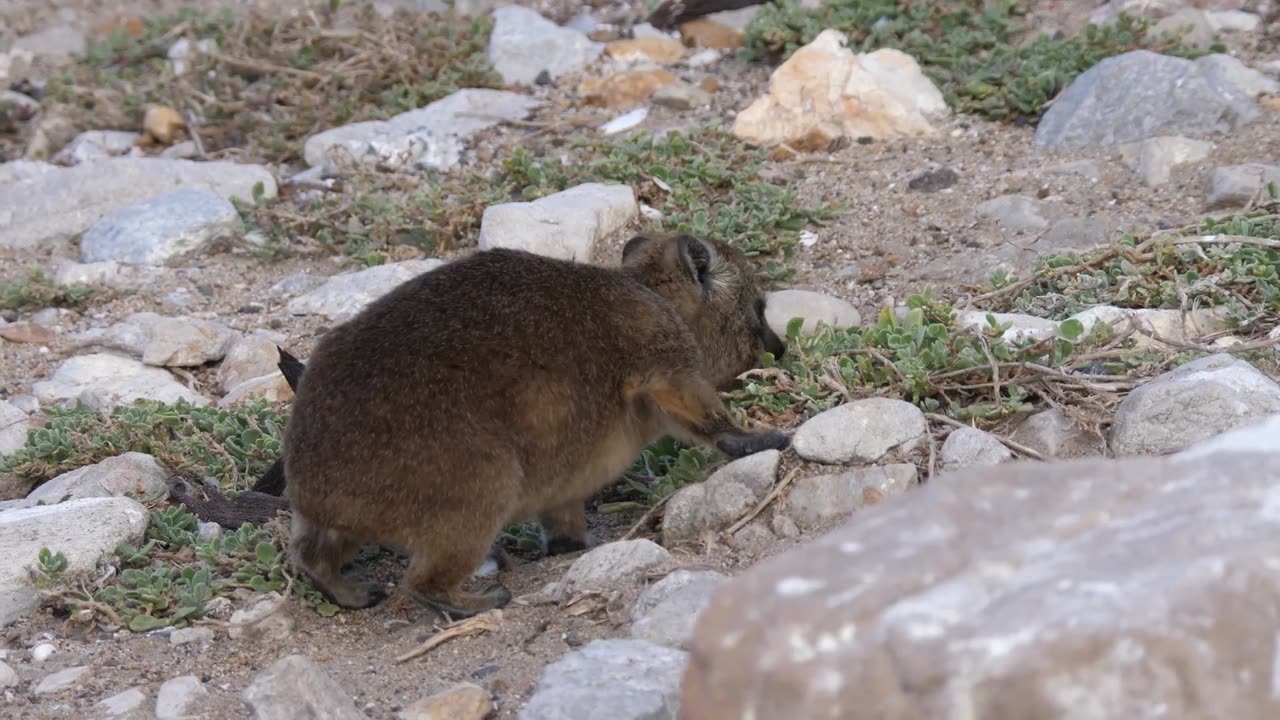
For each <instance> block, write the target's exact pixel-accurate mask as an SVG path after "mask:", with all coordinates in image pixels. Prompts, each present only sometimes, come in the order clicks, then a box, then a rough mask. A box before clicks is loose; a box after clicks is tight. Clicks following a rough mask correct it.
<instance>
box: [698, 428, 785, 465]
mask: <svg viewBox="0 0 1280 720" xmlns="http://www.w3.org/2000/svg"><path fill="white" fill-rule="evenodd" d="M790 444H791V439H790V438H788V437H787V436H786V435H783V434H782V433H781V432H779V431H777V430H769V431H768V432H759V433H743V434H741V435H732V436H730V437H726V438H723V439H722V440H720V441H719V442H718V443H716V447H718V448H719V449H720V452H722V453H724V454H725V455H727V456H729V459H730V460H736V459H738V458H742V457H746V456H748V455H754V454H756V453H758V452H764V451H765V450H784V449H786V448H787V446H789V445H790Z"/></svg>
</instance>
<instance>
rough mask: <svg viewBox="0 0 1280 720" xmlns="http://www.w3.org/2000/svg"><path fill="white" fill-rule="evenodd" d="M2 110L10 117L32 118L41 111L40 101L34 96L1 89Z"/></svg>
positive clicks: (0, 102) (0, 108) (0, 106)
mask: <svg viewBox="0 0 1280 720" xmlns="http://www.w3.org/2000/svg"><path fill="white" fill-rule="evenodd" d="M0 112H3V113H5V114H6V116H8V117H15V118H19V119H21V118H22V117H24V116H25V117H26V118H28V119H30V118H31V117H33V116H35V114H36V113H38V112H40V103H38V102H36V101H35V99H34V98H31V97H29V96H27V95H23V94H22V93H20V92H14V91H13V90H0Z"/></svg>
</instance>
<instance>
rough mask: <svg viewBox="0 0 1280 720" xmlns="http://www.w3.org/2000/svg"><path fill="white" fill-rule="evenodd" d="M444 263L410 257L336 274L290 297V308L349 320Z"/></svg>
mask: <svg viewBox="0 0 1280 720" xmlns="http://www.w3.org/2000/svg"><path fill="white" fill-rule="evenodd" d="M443 264H444V262H443V261H441V260H434V259H431V260H406V261H404V262H398V263H389V264H387V265H376V266H374V267H371V268H366V269H364V270H357V271H356V272H349V273H341V274H339V275H334V276H332V277H330V278H329V279H328V280H326V281H325V282H324V284H323V285H321V286H320V287H318V288H316V289H315V290H312V291H311V292H308V293H307V294H305V295H301V296H299V297H296V298H294V299H293V300H290V301H289V305H288V308H289V312H290V313H291V314H293V315H322V316H324V317H326V318H328V319H329V320H331V321H333V322H345V321H346V320H349V319H351V318H352V317H354V316H355V315H356V313H358V312H360V311H361V310H363V309H364V307H365V306H366V305H368V304H369V303H371V302H373V301H374V300H376V299H378V298H380V297H382V296H383V295H385V294H387V293H388V292H391V291H392V290H393V289H395V288H396V286H398V285H400V284H401V283H404V282H406V281H408V280H410V279H412V278H415V277H417V276H418V275H421V274H422V273H424V272H429V271H431V270H433V269H435V268H437V267H439V266H441V265H443Z"/></svg>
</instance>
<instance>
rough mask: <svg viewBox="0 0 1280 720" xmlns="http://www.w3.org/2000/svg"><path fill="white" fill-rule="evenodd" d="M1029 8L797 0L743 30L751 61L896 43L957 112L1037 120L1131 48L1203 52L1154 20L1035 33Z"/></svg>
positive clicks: (1004, 0) (911, 0)
mask: <svg viewBox="0 0 1280 720" xmlns="http://www.w3.org/2000/svg"><path fill="white" fill-rule="evenodd" d="M1025 16H1026V8H1025V6H1024V5H1023V4H1022V3H1019V2H1014V1H1013V0H997V1H996V2H987V1H986V0H822V2H821V3H820V4H819V5H818V7H817V8H813V9H808V8H804V7H802V6H801V4H800V3H799V2H798V0H779V1H778V2H775V3H766V4H764V5H762V6H761V8H760V12H759V14H758V15H756V17H755V18H754V19H753V20H752V21H751V23H750V24H749V25H748V26H747V29H746V34H745V37H744V45H745V48H746V50H747V53H748V55H749V56H750V57H753V58H756V59H769V60H772V61H774V62H778V61H781V60H783V59H785V58H787V57H789V56H790V55H791V53H793V52H795V51H796V50H797V49H799V48H800V47H802V46H804V45H805V44H807V43H809V42H810V41H812V40H813V39H814V38H815V37H817V35H818V33H820V32H822V31H823V30H825V29H827V28H834V29H836V30H839V31H841V32H843V33H845V34H847V35H848V36H849V46H850V48H851V49H852V50H853V51H854V52H870V51H872V50H876V49H879V48H895V49H898V50H902V51H903V52H906V53H908V54H910V55H912V56H913V57H914V58H915V59H916V61H917V62H919V63H920V65H921V67H922V68H923V70H924V72H925V74H926V75H928V76H929V77H930V79H932V80H933V81H934V83H936V84H937V85H938V88H939V89H940V90H941V91H942V93H943V95H944V97H946V100H947V104H948V105H950V106H951V107H952V108H953V109H955V110H957V111H958V112H962V113H971V114H976V115H983V116H987V117H991V118H995V119H999V120H1020V121H1021V120H1035V119H1037V118H1038V117H1039V116H1040V115H1041V113H1043V112H1044V110H1045V108H1046V106H1047V104H1048V102H1049V101H1050V100H1052V99H1053V98H1054V97H1055V96H1056V95H1057V94H1058V93H1059V92H1060V91H1061V90H1062V89H1063V88H1065V87H1066V86H1067V85H1068V84H1069V83H1070V82H1071V81H1072V80H1074V79H1075V78H1076V77H1077V76H1079V75H1080V74H1081V73H1083V72H1084V71H1085V70H1088V69H1089V68H1090V67H1092V66H1094V65H1095V64H1097V63H1098V62H1099V61H1101V60H1103V59H1105V58H1108V57H1111V56H1112V55H1119V54H1121V53H1124V52H1128V51H1130V50H1138V49H1145V50H1151V51H1153V52H1159V53H1165V54H1170V55H1178V56H1181V57H1194V56H1196V55H1198V54H1201V53H1203V52H1205V51H1206V50H1209V49H1218V48H1209V49H1205V50H1202V49H1197V48H1191V47H1187V46H1186V45H1184V44H1183V43H1182V41H1181V33H1180V32H1179V33H1175V34H1171V35H1169V36H1164V37H1149V36H1148V31H1149V30H1150V27H1151V21H1150V20H1147V19H1145V18H1136V17H1133V16H1131V15H1128V14H1122V15H1121V16H1120V17H1119V19H1118V20H1117V21H1116V22H1115V24H1114V25H1107V26H1097V25H1089V26H1087V27H1086V28H1085V31H1084V32H1083V33H1081V34H1080V35H1077V36H1075V37H1069V38H1061V39H1059V38H1054V37H1050V36H1048V35H1044V34H1038V35H1035V36H1033V37H1031V38H1030V39H1029V40H1028V39H1027V38H1025V37H1024V36H1027V35H1029V34H1031V33H1033V32H1035V30H1034V28H1032V27H1029V26H1028V24H1027V22H1026V19H1025Z"/></svg>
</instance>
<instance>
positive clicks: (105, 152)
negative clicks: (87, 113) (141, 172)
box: [53, 130, 139, 165]
mask: <svg viewBox="0 0 1280 720" xmlns="http://www.w3.org/2000/svg"><path fill="white" fill-rule="evenodd" d="M138 137H139V135H138V133H135V132H129V131H127V130H88V131H85V132H82V133H80V134H79V135H77V136H76V137H75V139H73V140H72V141H71V142H70V143H67V145H66V147H64V148H62V149H61V150H59V151H58V153H57V154H56V155H54V156H53V162H54V163H55V164H58V165H79V164H80V163H82V162H89V161H90V160H105V159H107V158H111V157H116V156H118V155H127V154H129V151H130V150H133V148H134V142H136V141H137V139H138Z"/></svg>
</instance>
